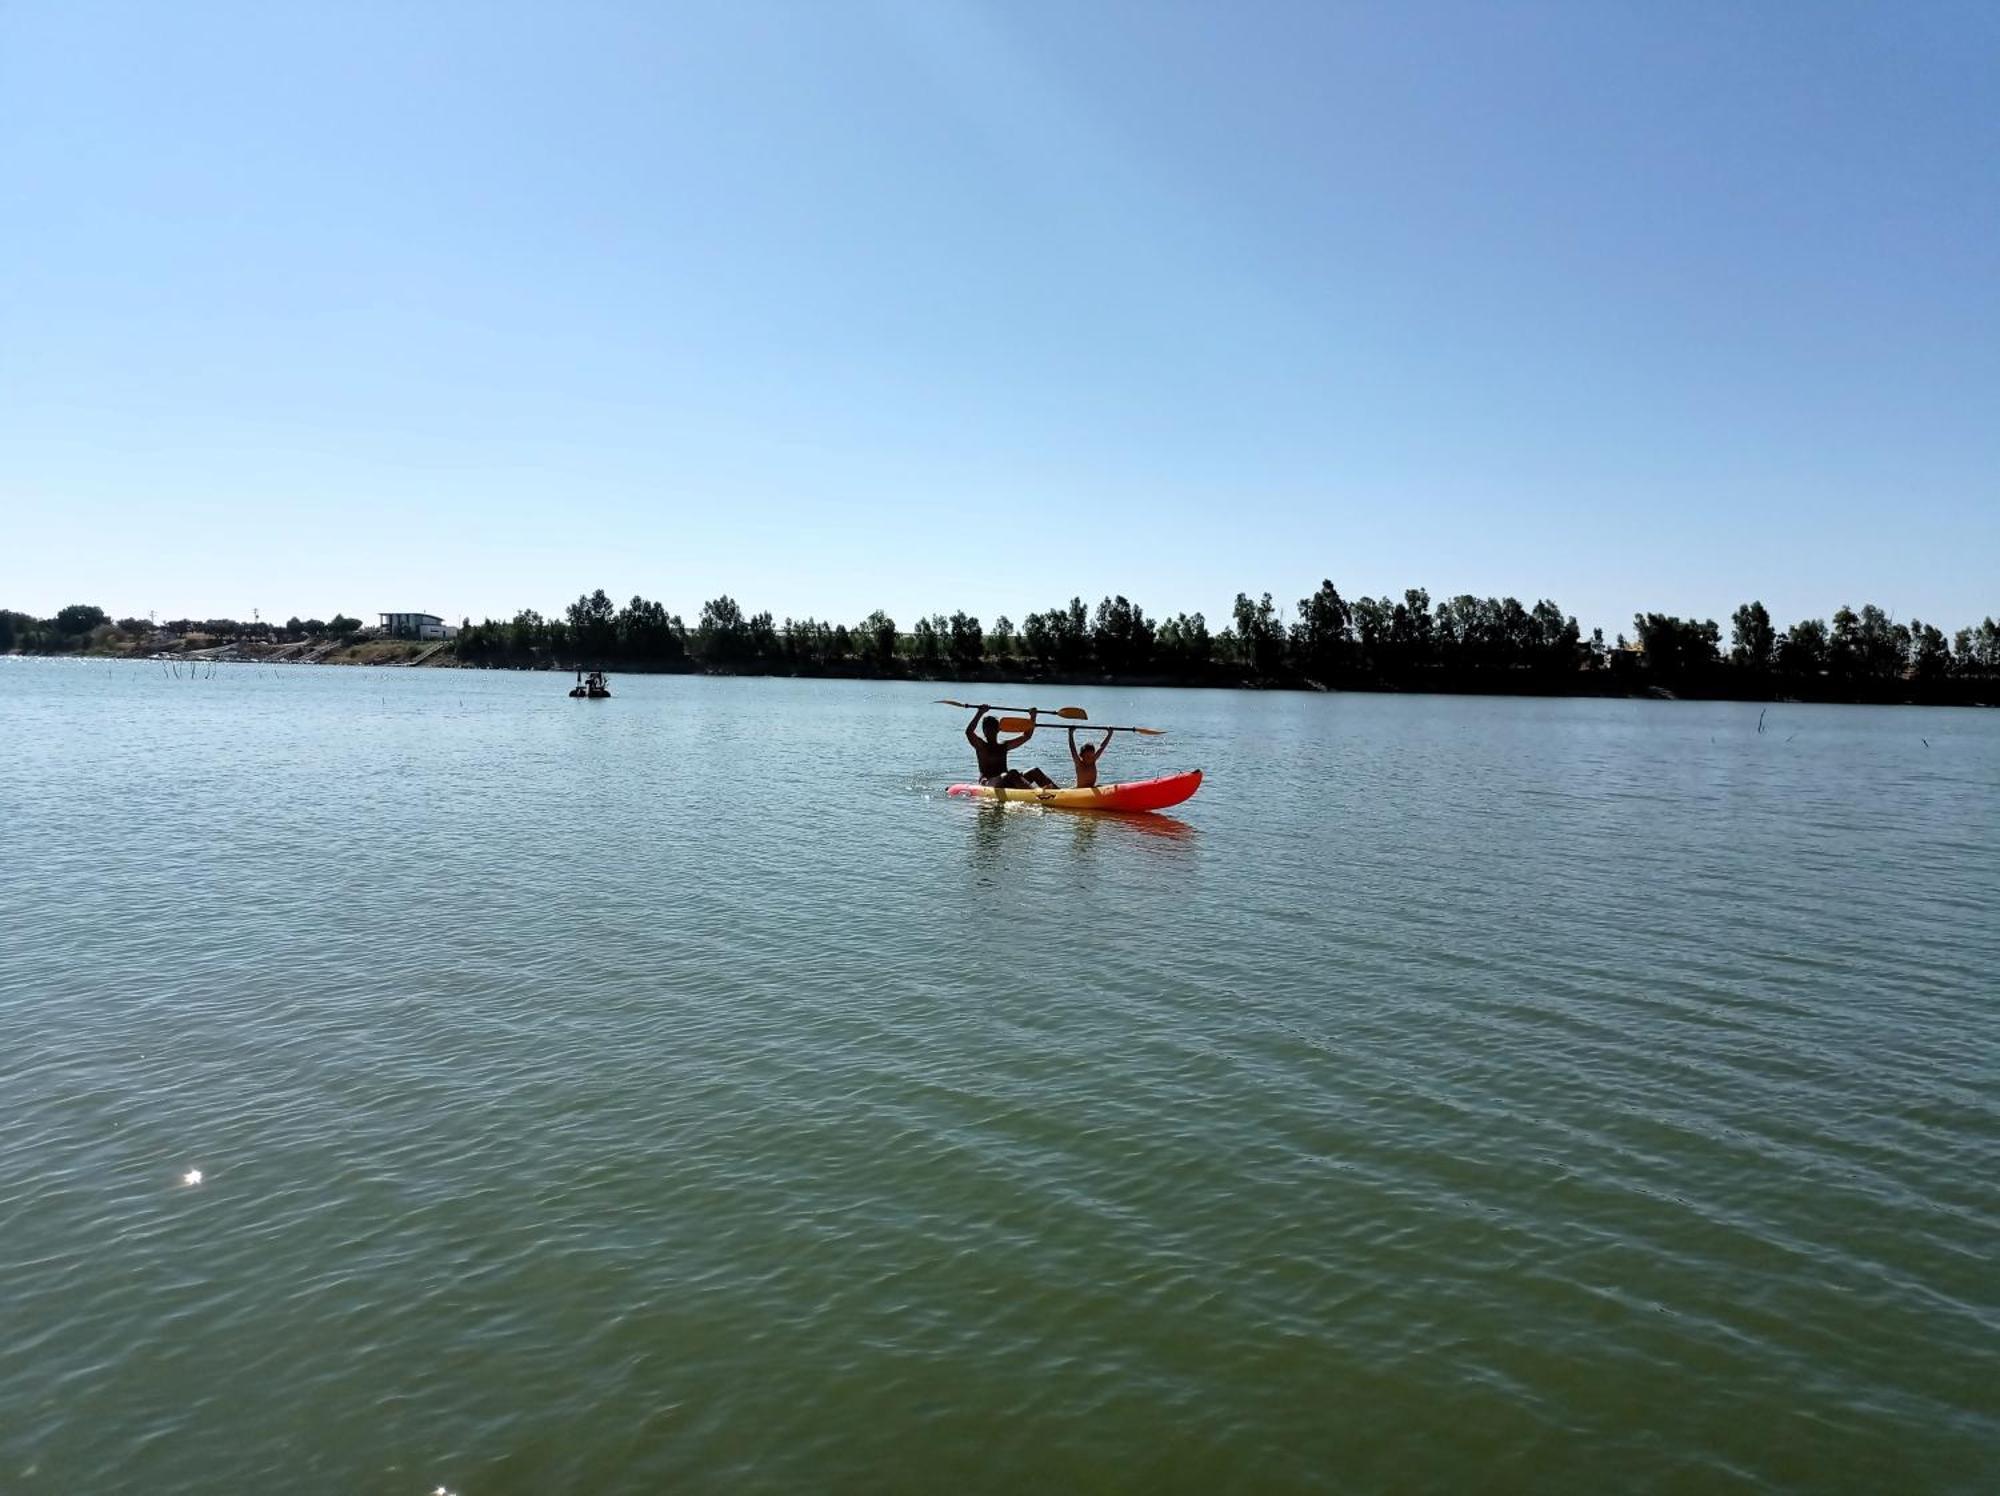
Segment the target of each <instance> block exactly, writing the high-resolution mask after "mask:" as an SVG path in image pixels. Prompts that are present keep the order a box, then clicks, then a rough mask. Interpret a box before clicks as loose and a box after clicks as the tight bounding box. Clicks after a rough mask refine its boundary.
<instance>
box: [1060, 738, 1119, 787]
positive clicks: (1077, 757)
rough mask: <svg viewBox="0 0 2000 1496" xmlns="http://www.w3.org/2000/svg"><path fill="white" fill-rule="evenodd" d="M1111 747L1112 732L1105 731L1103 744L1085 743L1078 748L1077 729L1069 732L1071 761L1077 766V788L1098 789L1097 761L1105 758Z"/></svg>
mask: <svg viewBox="0 0 2000 1496" xmlns="http://www.w3.org/2000/svg"><path fill="white" fill-rule="evenodd" d="M1110 746H1111V730H1110V729H1109V728H1106V729H1105V731H1104V741H1103V742H1101V743H1085V744H1084V745H1083V746H1082V747H1081V748H1079V747H1077V746H1076V729H1075V728H1074V727H1072V728H1071V729H1070V730H1069V761H1070V762H1071V763H1073V764H1075V765H1076V787H1077V788H1078V789H1080V790H1094V789H1096V788H1097V761H1098V759H1100V758H1102V757H1103V756H1104V750H1105V749H1107V748H1109V747H1110Z"/></svg>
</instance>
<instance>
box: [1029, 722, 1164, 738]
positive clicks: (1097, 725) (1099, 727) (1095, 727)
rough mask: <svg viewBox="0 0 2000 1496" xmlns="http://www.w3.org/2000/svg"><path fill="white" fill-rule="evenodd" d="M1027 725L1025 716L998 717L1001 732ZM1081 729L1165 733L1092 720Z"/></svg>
mask: <svg viewBox="0 0 2000 1496" xmlns="http://www.w3.org/2000/svg"><path fill="white" fill-rule="evenodd" d="M1032 725H1034V726H1036V727H1039V726H1041V725H1042V724H1041V723H1039V722H1037V723H1034V724H1032ZM1029 726H1030V723H1029V721H1028V719H1027V718H1026V717H1002V718H1001V719H1000V730H1001V731H1002V732H1026V731H1027V730H1028V727H1029ZM1082 730H1083V731H1084V732H1142V733H1144V734H1145V735H1146V736H1147V737H1149V738H1163V737H1165V736H1166V735H1167V730H1166V729H1165V728H1164V727H1105V726H1103V725H1102V724H1101V723H1097V722H1092V723H1091V724H1090V725H1089V726H1087V727H1085V728H1083V729H1082Z"/></svg>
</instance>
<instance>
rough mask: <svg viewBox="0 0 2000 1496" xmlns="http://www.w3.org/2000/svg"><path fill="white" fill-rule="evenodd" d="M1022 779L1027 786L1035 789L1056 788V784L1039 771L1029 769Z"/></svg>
mask: <svg viewBox="0 0 2000 1496" xmlns="http://www.w3.org/2000/svg"><path fill="white" fill-rule="evenodd" d="M1023 777H1024V778H1025V779H1026V781H1027V782H1028V783H1029V784H1032V785H1033V786H1035V788H1036V789H1043V790H1052V789H1054V788H1056V782H1055V781H1054V780H1053V779H1051V778H1049V776H1048V775H1046V774H1044V773H1043V772H1042V771H1041V770H1040V769H1030V770H1028V772H1027V774H1026V775H1025V776H1023Z"/></svg>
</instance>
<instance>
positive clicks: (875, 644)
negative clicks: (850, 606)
mask: <svg viewBox="0 0 2000 1496" xmlns="http://www.w3.org/2000/svg"><path fill="white" fill-rule="evenodd" d="M855 633H856V634H857V635H858V636H859V637H860V640H861V648H862V650H863V651H864V652H865V654H866V657H867V659H868V660H869V661H870V662H871V663H872V664H873V665H874V666H875V667H876V669H878V670H886V669H887V668H888V667H889V665H890V664H891V662H893V661H894V660H895V658H896V620H895V619H893V618H891V617H890V616H889V615H888V614H887V613H884V612H883V611H882V610H881V609H880V608H877V609H876V610H875V611H874V612H872V613H870V614H869V615H868V616H867V617H866V618H864V619H862V620H861V624H860V626H859V627H858V628H857V629H855Z"/></svg>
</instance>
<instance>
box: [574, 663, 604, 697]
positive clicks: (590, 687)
mask: <svg viewBox="0 0 2000 1496" xmlns="http://www.w3.org/2000/svg"><path fill="white" fill-rule="evenodd" d="M569 694H570V695H571V696H581V697H584V698H585V699H587V700H590V701H596V700H598V699H599V698H600V697H605V696H609V695H610V694H611V687H610V686H608V685H606V684H605V681H604V672H603V671H602V670H593V671H591V672H590V674H589V675H585V674H584V673H583V671H582V670H578V671H577V672H576V684H575V685H574V686H573V687H571V688H570V693H569Z"/></svg>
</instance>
